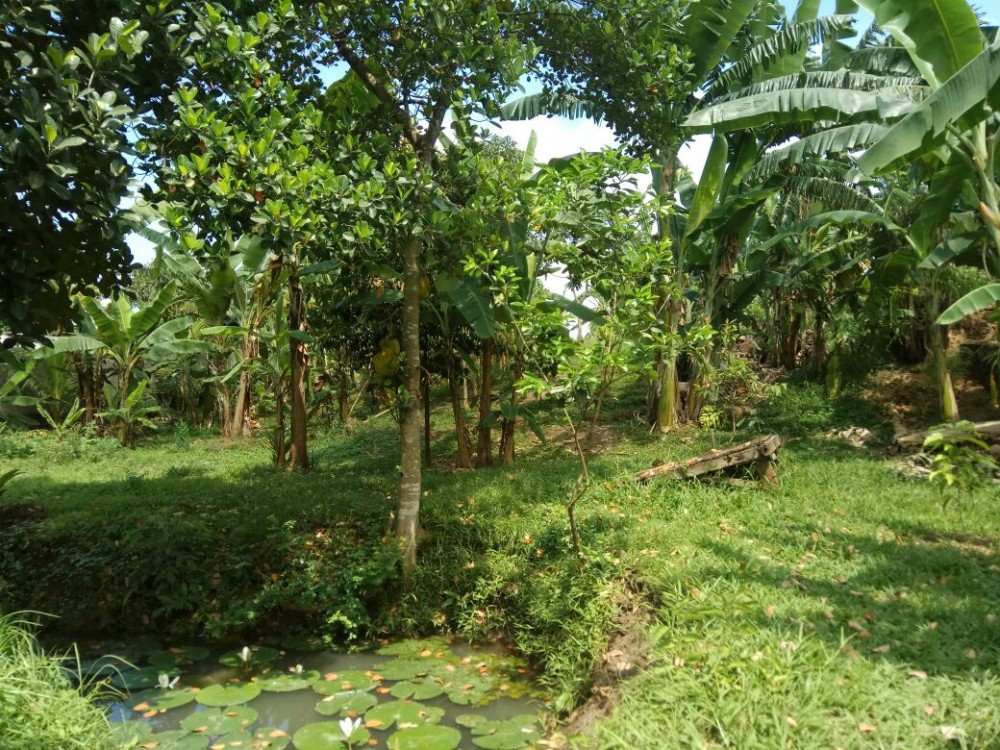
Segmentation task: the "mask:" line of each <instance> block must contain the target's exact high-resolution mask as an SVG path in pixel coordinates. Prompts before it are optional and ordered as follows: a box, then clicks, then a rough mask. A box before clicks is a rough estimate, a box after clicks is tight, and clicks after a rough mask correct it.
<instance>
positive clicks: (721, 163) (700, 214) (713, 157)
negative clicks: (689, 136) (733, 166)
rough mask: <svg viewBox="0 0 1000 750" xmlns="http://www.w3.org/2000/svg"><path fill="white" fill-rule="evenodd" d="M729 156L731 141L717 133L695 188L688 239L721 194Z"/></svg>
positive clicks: (687, 226) (689, 213) (686, 234)
mask: <svg viewBox="0 0 1000 750" xmlns="http://www.w3.org/2000/svg"><path fill="white" fill-rule="evenodd" d="M728 156H729V141H727V140H726V136H725V135H723V134H721V133H720V134H719V135H716V136H715V138H713V139H712V146H711V148H710V149H709V150H708V157H707V159H706V160H705V168H704V169H703V170H702V173H701V181H700V182H699V183H698V189H697V190H695V193H694V200H692V202H691V208H690V209H689V210H688V219H687V224H686V225H685V227H684V238H685V239H687V238H688V237H690V236H691V235H692V234H694V233H695V231H696V230H697V229H698V227H700V226H701V223H702V222H703V221H704V220H705V217H706V216H708V214H709V213H710V212H711V211H712V209H713V208H714V207H715V202H716V199H717V198H718V195H719V187H720V186H721V185H722V179H723V177H724V176H725V174H726V159H727V157H728Z"/></svg>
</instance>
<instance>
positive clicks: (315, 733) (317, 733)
mask: <svg viewBox="0 0 1000 750" xmlns="http://www.w3.org/2000/svg"><path fill="white" fill-rule="evenodd" d="M362 731H364V732H365V735H366V737H365V739H364V740H362V741H359V742H358V744H362V743H363V742H367V739H368V737H367V735H368V732H367V730H365V729H364V728H362V729H360V730H358V732H356V733H355V735H354V737H355V739H356V740H357V738H358V736H359V735H360V732H362ZM346 740H347V738H346V737H345V736H344V733H343V732H342V731H341V729H340V724H339V723H338V722H336V721H317V722H315V723H313V724H306V725H305V726H303V727H301V728H300V729H299V730H298V731H297V732H296V733H295V734H294V735H292V742H294V743H295V748H296V750H339V748H342V747H344V744H345V742H346Z"/></svg>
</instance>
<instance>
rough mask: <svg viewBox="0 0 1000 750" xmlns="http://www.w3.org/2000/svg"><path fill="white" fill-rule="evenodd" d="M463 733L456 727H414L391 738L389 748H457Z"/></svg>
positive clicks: (445, 749) (399, 749)
mask: <svg viewBox="0 0 1000 750" xmlns="http://www.w3.org/2000/svg"><path fill="white" fill-rule="evenodd" d="M461 742H462V733H461V732H459V731H458V730H457V729H455V728H454V727H436V726H430V727H413V728H411V729H403V730H402V731H399V732H396V733H395V734H394V735H392V736H391V737H390V738H389V742H388V745H389V750H455V748H456V747H458V746H459V744H460V743H461Z"/></svg>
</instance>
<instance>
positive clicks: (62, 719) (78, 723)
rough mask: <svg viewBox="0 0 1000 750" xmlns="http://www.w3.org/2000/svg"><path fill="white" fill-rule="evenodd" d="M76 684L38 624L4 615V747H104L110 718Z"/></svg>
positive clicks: (0, 681) (0, 632)
mask: <svg viewBox="0 0 1000 750" xmlns="http://www.w3.org/2000/svg"><path fill="white" fill-rule="evenodd" d="M92 697H94V696H93V693H92V692H90V691H88V690H87V689H86V688H84V690H83V692H81V691H80V690H78V689H77V688H76V687H74V686H73V685H72V684H71V683H70V680H69V678H68V677H67V673H66V670H65V667H64V666H63V660H61V659H58V658H55V657H53V656H51V655H48V654H46V653H44V652H43V651H42V650H41V649H40V648H39V646H38V643H37V641H36V640H35V636H34V624H33V623H31V622H29V621H26V620H24V619H23V618H22V616H20V615H7V616H2V617H0V747H3V748H4V750H103V749H104V748H107V749H108V750H110V748H112V747H114V745H113V744H112V743H111V742H109V741H108V739H107V737H108V721H107V719H106V718H105V716H104V713H103V712H102V711H101V710H100V709H99V708H98V707H97V705H96V704H95V703H93V702H92V701H91V700H89V698H92Z"/></svg>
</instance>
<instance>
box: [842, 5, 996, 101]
mask: <svg viewBox="0 0 1000 750" xmlns="http://www.w3.org/2000/svg"><path fill="white" fill-rule="evenodd" d="M858 5H860V6H861V7H862V8H864V9H865V10H866V11H868V12H869V13H871V14H872V15H873V16H875V22H876V23H877V24H878V25H879V26H880V27H881V28H882V29H883V30H884V31H887V32H889V33H890V34H892V36H893V38H894V39H895V40H896V41H897V42H899V43H900V44H901V45H903V47H905V48H906V51H907V52H908V53H909V54H910V57H911V58H912V60H913V63H914V64H915V65H916V66H917V69H918V70H919V71H920V73H921V75H923V77H924V79H925V80H926V81H927V82H928V83H929V84H930V85H931V87H932V88H938V87H939V86H941V84H943V83H944V82H945V81H946V80H948V79H949V78H951V77H952V76H953V75H955V73H957V72H958V71H959V69H960V68H962V67H963V66H965V65H967V64H968V63H969V61H970V60H972V58H974V57H975V56H976V55H978V54H979V53H980V52H982V50H983V35H982V32H981V31H980V30H979V20H978V19H977V18H976V14H975V13H974V12H973V10H972V8H971V7H969V4H968V3H967V2H966V0H858Z"/></svg>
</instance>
